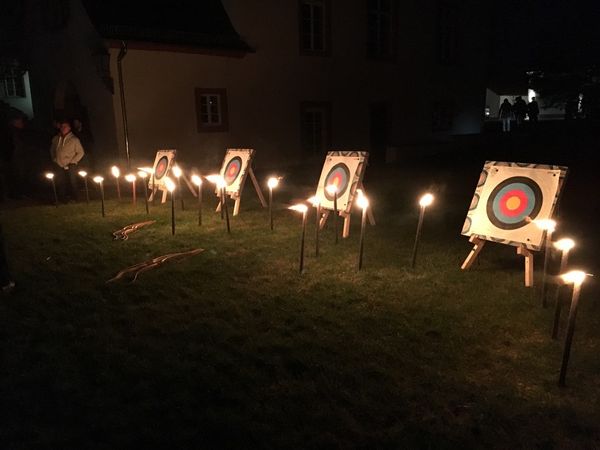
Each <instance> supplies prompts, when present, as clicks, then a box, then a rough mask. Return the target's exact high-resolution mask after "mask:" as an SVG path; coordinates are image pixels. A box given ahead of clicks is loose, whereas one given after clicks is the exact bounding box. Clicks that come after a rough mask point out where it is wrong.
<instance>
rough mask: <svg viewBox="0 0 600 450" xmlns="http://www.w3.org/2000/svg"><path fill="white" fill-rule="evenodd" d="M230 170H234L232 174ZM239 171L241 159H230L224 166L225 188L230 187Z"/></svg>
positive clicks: (236, 157) (240, 169)
mask: <svg viewBox="0 0 600 450" xmlns="http://www.w3.org/2000/svg"><path fill="white" fill-rule="evenodd" d="M232 168H234V172H233V173H231V169H232ZM241 171H242V158H240V157H239V156H235V157H233V158H231V159H230V160H229V161H228V162H227V164H226V165H225V170H224V171H223V178H224V179H225V183H226V184H227V186H231V185H232V184H233V183H234V182H235V180H236V179H237V177H238V176H239V174H240V172H241Z"/></svg>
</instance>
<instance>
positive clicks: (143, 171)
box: [138, 169, 148, 178]
mask: <svg viewBox="0 0 600 450" xmlns="http://www.w3.org/2000/svg"><path fill="white" fill-rule="evenodd" d="M147 176H148V172H146V171H145V170H143V169H140V170H138V177H140V178H146V177H147Z"/></svg>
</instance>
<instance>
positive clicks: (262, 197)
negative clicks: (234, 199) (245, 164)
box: [248, 167, 268, 208]
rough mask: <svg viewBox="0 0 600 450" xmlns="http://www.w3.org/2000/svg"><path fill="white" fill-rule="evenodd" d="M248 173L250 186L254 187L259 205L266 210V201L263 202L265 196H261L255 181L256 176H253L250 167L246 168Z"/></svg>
mask: <svg viewBox="0 0 600 450" xmlns="http://www.w3.org/2000/svg"><path fill="white" fill-rule="evenodd" d="M248 173H249V174H250V179H251V180H252V184H253V185H254V189H255V190H256V194H257V195H258V199H259V200H260V204H261V205H262V207H263V208H266V207H267V206H268V205H267V201H266V200H265V196H264V195H263V193H262V190H261V189H260V185H259V184H258V181H257V180H256V176H255V175H254V170H252V167H249V168H248Z"/></svg>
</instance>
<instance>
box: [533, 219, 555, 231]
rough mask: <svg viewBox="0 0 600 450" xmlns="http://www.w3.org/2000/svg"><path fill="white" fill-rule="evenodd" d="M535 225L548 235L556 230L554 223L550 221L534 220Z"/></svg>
mask: <svg viewBox="0 0 600 450" xmlns="http://www.w3.org/2000/svg"><path fill="white" fill-rule="evenodd" d="M533 223H535V224H536V225H537V226H538V228H539V229H540V230H544V231H548V232H549V233H554V231H555V230H556V221H555V220H552V219H537V220H534V221H533Z"/></svg>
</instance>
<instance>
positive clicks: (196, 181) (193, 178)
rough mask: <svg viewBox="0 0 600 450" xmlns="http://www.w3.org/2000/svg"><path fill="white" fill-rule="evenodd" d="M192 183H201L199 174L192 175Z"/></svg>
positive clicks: (198, 184) (197, 184)
mask: <svg viewBox="0 0 600 450" xmlns="http://www.w3.org/2000/svg"><path fill="white" fill-rule="evenodd" d="M192 183H194V184H195V185H196V186H200V185H201V184H202V178H200V176H199V175H192Z"/></svg>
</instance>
